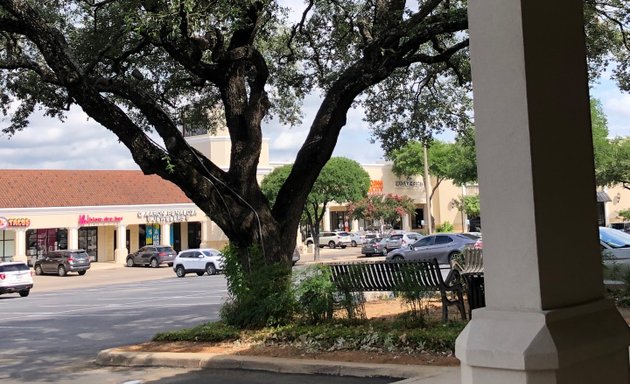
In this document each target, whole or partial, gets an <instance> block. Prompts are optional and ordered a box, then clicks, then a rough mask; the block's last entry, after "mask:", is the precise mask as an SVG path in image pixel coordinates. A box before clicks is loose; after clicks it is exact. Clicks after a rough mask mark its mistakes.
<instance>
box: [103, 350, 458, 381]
mask: <svg viewBox="0 0 630 384" xmlns="http://www.w3.org/2000/svg"><path fill="white" fill-rule="evenodd" d="M96 363H97V364H100V365H107V366H124V367H148V366H155V367H158V366H159V367H175V368H201V369H244V370H254V371H256V370H258V371H268V372H277V373H293V374H311V375H315V374H317V375H333V376H354V377H376V376H379V377H392V378H399V379H401V380H400V381H395V383H398V384H456V383H459V382H460V374H459V367H438V366H425V365H398V364H363V363H349V362H340V361H325V360H304V359H285V358H274V357H259V356H240V355H216V354H211V353H173V352H121V351H117V350H116V349H106V350H103V351H101V352H100V353H99V354H98V356H97V357H96Z"/></svg>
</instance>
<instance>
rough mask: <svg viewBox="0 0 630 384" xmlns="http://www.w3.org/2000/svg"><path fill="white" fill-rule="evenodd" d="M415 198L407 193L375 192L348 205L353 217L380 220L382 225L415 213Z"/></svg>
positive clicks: (393, 222) (370, 220) (369, 220)
mask: <svg viewBox="0 0 630 384" xmlns="http://www.w3.org/2000/svg"><path fill="white" fill-rule="evenodd" d="M415 208H416V205H415V203H414V201H413V199H412V198H411V197H409V196H405V195H396V194H392V193H388V194H385V195H384V194H375V195H368V196H366V197H365V198H363V199H362V200H359V201H356V202H354V203H352V204H349V205H348V213H349V214H350V217H352V218H353V219H364V220H366V221H367V222H372V221H378V222H379V224H380V225H383V224H395V223H396V222H397V221H398V222H400V221H402V218H403V216H404V215H405V214H412V213H414V211H415Z"/></svg>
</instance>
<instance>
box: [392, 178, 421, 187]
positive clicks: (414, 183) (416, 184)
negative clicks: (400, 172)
mask: <svg viewBox="0 0 630 384" xmlns="http://www.w3.org/2000/svg"><path fill="white" fill-rule="evenodd" d="M395 185H396V188H404V189H424V182H423V181H422V180H418V181H416V180H412V179H411V178H407V179H406V180H402V179H398V180H396V184H395Z"/></svg>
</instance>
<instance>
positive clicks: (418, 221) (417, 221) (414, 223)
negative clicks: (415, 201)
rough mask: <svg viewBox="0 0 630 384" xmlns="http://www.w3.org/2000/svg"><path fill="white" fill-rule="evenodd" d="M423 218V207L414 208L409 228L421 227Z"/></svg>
mask: <svg viewBox="0 0 630 384" xmlns="http://www.w3.org/2000/svg"><path fill="white" fill-rule="evenodd" d="M423 220H424V209H422V208H416V212H415V215H414V219H413V220H411V228H413V229H418V228H423V227H424V226H423V225H422V221H423Z"/></svg>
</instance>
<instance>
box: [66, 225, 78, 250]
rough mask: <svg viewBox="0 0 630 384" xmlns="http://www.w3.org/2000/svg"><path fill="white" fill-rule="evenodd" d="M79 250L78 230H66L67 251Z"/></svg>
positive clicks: (73, 228) (75, 228)
mask: <svg viewBox="0 0 630 384" xmlns="http://www.w3.org/2000/svg"><path fill="white" fill-rule="evenodd" d="M78 248H79V228H77V227H71V228H68V249H78Z"/></svg>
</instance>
